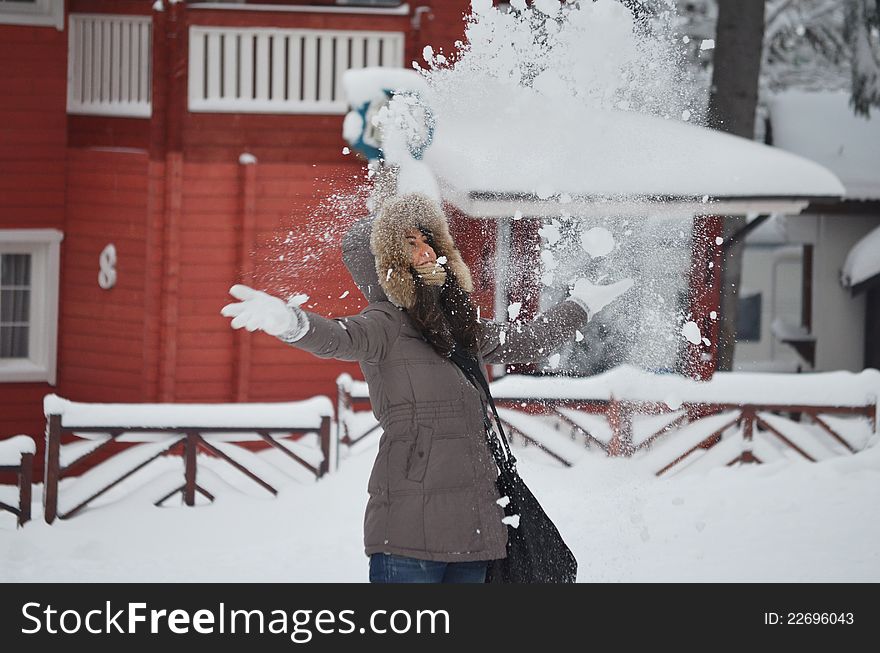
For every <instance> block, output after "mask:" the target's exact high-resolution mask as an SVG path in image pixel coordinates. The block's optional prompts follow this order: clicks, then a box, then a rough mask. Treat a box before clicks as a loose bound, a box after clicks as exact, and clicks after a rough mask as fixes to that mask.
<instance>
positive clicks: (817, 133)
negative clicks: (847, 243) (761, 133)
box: [769, 91, 880, 200]
mask: <svg viewBox="0 0 880 653" xmlns="http://www.w3.org/2000/svg"><path fill="white" fill-rule="evenodd" d="M769 105H770V107H769V108H770V124H771V128H772V131H773V144H774V145H776V146H777V147H779V148H781V149H784V150H787V151H789V152H793V153H795V154H799V155H800V156H803V157H806V158H808V159H811V160H813V161H816V162H817V163H820V164H822V165H823V166H825V167H826V168H828V169H830V170H832V171H833V172H834V173H835V174H836V175H837V176H838V177H839V178H840V180H841V181H842V182H843V185H844V186H845V187H846V195H845V196H846V198H847V199H859V200H865V199H880V119H878V117H877V116H876V115H874V116H873V117H872V118H871V119H867V118H864V117H862V116H856V115H854V114H853V110H852V109H851V108H850V106H849V94H848V93H847V92H845V91H825V92H807V91H786V92H785V93H780V94H778V95H776V96H774V97H773V98H772V99H771V100H770V103H769Z"/></svg>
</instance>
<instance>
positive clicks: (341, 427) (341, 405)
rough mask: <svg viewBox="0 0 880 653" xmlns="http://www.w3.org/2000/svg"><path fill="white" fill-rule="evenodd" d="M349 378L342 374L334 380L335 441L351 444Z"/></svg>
mask: <svg viewBox="0 0 880 653" xmlns="http://www.w3.org/2000/svg"><path fill="white" fill-rule="evenodd" d="M351 380H352V379H351V377H350V376H349V375H348V374H346V373H345V372H343V373H342V374H340V375H339V377H338V378H337V379H336V441H337V442H340V443H342V444H349V445H350V444H351V434H350V433H349V432H348V415H349V413H350V412H351Z"/></svg>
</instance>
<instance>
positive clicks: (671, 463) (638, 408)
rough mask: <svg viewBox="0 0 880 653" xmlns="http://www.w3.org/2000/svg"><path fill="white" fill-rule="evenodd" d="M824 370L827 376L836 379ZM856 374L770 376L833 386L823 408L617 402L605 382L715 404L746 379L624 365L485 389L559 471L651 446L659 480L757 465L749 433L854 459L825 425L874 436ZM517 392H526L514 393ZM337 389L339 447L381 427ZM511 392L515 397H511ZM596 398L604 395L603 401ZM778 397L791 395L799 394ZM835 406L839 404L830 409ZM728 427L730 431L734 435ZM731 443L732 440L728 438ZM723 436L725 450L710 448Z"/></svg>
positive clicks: (854, 445) (354, 385)
mask: <svg viewBox="0 0 880 653" xmlns="http://www.w3.org/2000/svg"><path fill="white" fill-rule="evenodd" d="M869 372H873V371H869ZM829 374H830V375H831V376H834V375H836V374H840V373H829ZM776 376H777V377H781V376H783V375H776ZM862 376H863V377H864V381H859V380H858V379H856V377H855V376H853V377H847V378H846V379H845V382H844V383H840V382H839V378H840V377H837V376H834V379H831V378H830V377H825V378H823V377H820V376H814V377H812V378H809V377H808V376H807V375H787V376H786V377H785V378H776V379H775V381H776V383H778V384H781V385H784V384H786V383H789V384H795V385H798V386H799V385H801V384H803V383H804V382H805V381H806V382H817V383H823V382H828V383H832V384H833V383H837V387H836V388H835V392H833V393H828V394H826V395H825V396H826V397H827V399H829V400H830V401H829V403H828V404H809V403H805V402H796V401H792V402H791V403H782V402H771V401H768V402H766V403H761V402H743V403H738V402H731V401H718V400H715V401H694V400H691V401H683V402H671V405H670V403H667V401H647V400H644V399H642V400H636V399H621V398H616V397H614V396H613V395H610V396H609V393H608V387H609V386H611V387H613V386H618V387H628V388H630V389H631V390H635V391H636V392H635V394H643V395H645V394H655V395H660V396H663V393H664V392H666V393H668V392H669V388H670V387H671V388H673V389H674V391H675V392H681V393H685V394H690V395H694V394H700V393H707V394H708V395H709V396H711V397H713V398H717V397H720V396H723V395H725V394H727V395H732V394H736V393H738V392H740V393H741V389H738V388H737V387H731V385H730V384H731V381H732V380H733V381H741V380H742V379H746V376H745V375H740V376H739V378H737V379H731V377H722V376H721V375H719V377H720V379H719V382H718V383H717V384H716V385H715V386H714V387H712V386H711V385H710V384H711V382H710V383H709V384H702V385H694V384H693V383H694V382H692V381H690V380H687V379H683V378H678V377H675V378H672V377H670V378H663V377H660V378H655V377H651V376H649V375H647V373H641V372H637V371H634V370H626V369H623V370H616V371H614V372H612V373H610V374H609V375H608V376H607V377H606V378H607V379H608V381H607V383H605V382H603V379H601V378H599V377H594V379H593V380H590V379H570V378H569V379H566V378H563V377H558V378H555V379H549V378H544V379H542V378H541V377H530V378H528V379H523V378H520V379H516V378H513V377H505V380H502V381H499V382H497V383H493V384H492V387H493V395H494V396H495V400H496V403H497V405H498V407H499V415H500V417H501V421H502V423H503V424H504V426H505V429H506V430H507V432H508V434H509V435H510V436H511V437H513V438H516V439H518V440H520V441H522V442H523V443H524V444H526V445H530V446H531V445H533V446H536V447H538V448H539V449H541V450H542V451H544V452H545V453H546V454H547V455H548V456H550V457H551V458H553V459H554V460H556V461H557V462H559V463H561V464H562V465H565V466H571V465H572V464H573V463H574V462H575V461H576V460H577V458H579V457H580V455H582V452H583V448H584V447H587V448H589V447H593V448H598V449H599V450H601V451H602V452H604V453H605V454H606V455H608V456H615V457H627V458H628V457H632V456H634V455H635V454H637V453H640V452H647V451H648V450H651V452H650V456H651V459H650V461H649V462H650V464H654V465H655V466H654V467H653V468H652V471H653V472H654V473H655V474H656V475H658V476H660V475H663V474H666V473H667V472H669V471H670V470H672V469H675V468H676V467H679V466H680V465H681V464H682V463H684V462H685V461H687V462H688V463H689V462H691V461H693V460H694V459H696V458H697V456H696V455H694V454H701V453H703V452H705V451H708V450H710V449H712V457H713V459H718V458H719V457H722V458H723V457H724V456H727V458H723V460H722V462H723V464H726V465H733V464H735V463H738V462H765V461H764V460H763V457H764V454H763V453H762V451H763V452H766V455H768V456H769V455H770V454H771V453H773V452H772V451H771V450H769V449H768V448H767V447H766V446H763V445H761V444H759V443H756V440H755V437H756V435H757V434H761V436H762V439H763V438H764V436H766V437H768V438H772V439H774V440H775V441H776V442H778V443H780V445H781V446H782V448H784V449H787V450H788V451H791V452H794V454H795V455H796V456H799V457H802V458H804V459H805V460H809V461H816V460H818V459H819V456H818V455H817V451H818V452H820V453H821V452H826V447H825V444H827V445H828V446H830V447H831V448H832V449H834V450H835V451H837V452H841V453H847V452H848V453H855V452H856V451H857V450H858V449H859V448H860V447H861V446H863V444H864V442H863V441H851V439H848V437H847V435H846V434H845V433H844V432H843V431H842V428H841V427H842V426H843V424H842V423H841V424H837V425H835V424H833V423H831V419H832V418H833V417H835V416H837V417H845V418H862V419H863V420H864V422H865V428H864V429H862V431H864V432H865V433H867V432H868V431H871V432H875V431H876V428H877V422H876V420H877V418H876V413H877V400H876V393H873V394H872V393H871V392H870V391H868V392H865V390H866V389H868V388H870V387H873V385H874V384H875V381H876V379H875V378H874V377H875V376H877V375H876V373H874V376H870V374H868V373H867V372H866V373H862ZM795 377H796V378H795ZM595 381H598V383H595ZM752 381H754V382H755V383H756V385H759V384H760V383H764V382H766V379H765V378H761V377H760V376H758V377H756V378H755V379H752ZM578 383H593V385H591V386H581V387H584V390H583V391H581V390H580V389H579V388H578V387H577V384H578ZM523 384H524V385H523ZM518 386H521V387H522V388H524V389H525V390H526V391H525V392H523V393H522V394H517V393H516V388H517V387H518ZM719 386H720V387H719ZM734 386H735V384H734ZM337 387H338V399H337V414H338V415H339V421H338V424H339V429H340V431H339V436H338V437H339V441H340V442H341V443H344V444H348V445H353V444H355V443H357V442H358V441H360V440H362V439H363V438H365V437H366V436H368V435H370V434H372V433H375V432H377V431H378V430H379V429H380V427H379V425H378V424H377V423H376V420H375V418H373V416H372V414H371V413H369V412H368V411H363V410H361V411H358V410H356V408H358V407H369V405H370V403H369V394H368V392H367V387H366V384H365V383H364V382H362V381H353V380H352V379H351V377H350V376H348V375H347V374H344V375H341V376H340V377H339V379H338V380H337ZM710 388H711V389H710ZM511 389H513V390H514V391H513V392H511ZM496 391H497V393H496ZM798 391H800V388H798ZM858 392H861V393H862V395H863V396H865V397H866V400H865V401H864V403H862V404H858V402H853V401H852V397H850V396H848V395H850V394H856V393H858ZM603 393H604V394H605V395H606V396H605V397H601V395H602V394H603ZM578 394H580V395H581V396H577V395H578ZM783 395H784V396H786V397H789V396H795V395H797V392H788V393H783ZM778 396H780V393H779V392H778V391H777V392H770V393H769V396H768V398H769V399H773V398H776V397H778ZM859 396H861V395H859ZM834 400H839V402H838V403H832V401H834ZM541 420H544V421H543V422H542V421H541ZM548 420H549V421H548ZM637 422H638V423H637ZM551 423H552V425H551ZM803 424H807V425H811V426H813V427H817V428H814V431H815V434H813V433H811V434H809V437H807V434H806V433H805V432H804V429H803V427H802V425H803ZM564 430H567V431H568V434H569V436H570V437H569V438H565V437H564V436H562V435H560V434H559V433H555V434H554V433H553V431H564ZM734 430H736V431H737V432H736V433H732V432H733V431H734ZM637 431H638V433H637ZM737 437H738V438H739V442H736V439H737ZM816 437H818V438H819V439H821V440H824V442H825V444H822V443H819V444H816V445H813V446H811V442H812V441H813V440H815V439H816ZM566 440H575V441H577V442H578V443H579V444H580V445H581V446H580V448H572V446H571V444H570V442H566ZM722 440H724V445H723V446H718V445H719V444H720V443H721V442H722ZM826 453H827V452H826ZM777 455H778V454H777ZM715 462H718V460H715Z"/></svg>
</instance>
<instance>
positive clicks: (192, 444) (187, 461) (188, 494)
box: [183, 433, 199, 506]
mask: <svg viewBox="0 0 880 653" xmlns="http://www.w3.org/2000/svg"><path fill="white" fill-rule="evenodd" d="M198 437H199V436H198V434H197V433H187V434H186V441H185V442H184V445H183V458H184V479H185V483H184V486H183V502H184V503H185V504H186V505H188V506H194V505H196V449H197V447H198V439H197V438H198Z"/></svg>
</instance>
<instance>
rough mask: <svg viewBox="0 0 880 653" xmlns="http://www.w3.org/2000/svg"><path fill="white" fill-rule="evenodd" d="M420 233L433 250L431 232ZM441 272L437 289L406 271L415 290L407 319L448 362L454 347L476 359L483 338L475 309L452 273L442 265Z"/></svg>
mask: <svg viewBox="0 0 880 653" xmlns="http://www.w3.org/2000/svg"><path fill="white" fill-rule="evenodd" d="M420 230H421V232H422V233H423V234H425V239H426V240H427V241H428V244H429V245H431V247H432V248H434V239H433V237H432V234H431V232H430V231H429V230H426V229H421V228H420ZM443 268H444V269H445V270H446V282H445V283H444V284H443V285H442V286H439V287H438V286H429V285H427V284H425V283H424V282H423V281H422V279H421V277H419V275H418V273H417V272H416V271H415V270H412V269H410V271H411V273H412V275H413V281H414V282H415V286H416V302H415V304H414V305H413V307H412V308H411V309H409V311H408V313H409V316H410V317H411V318H412V321H413V322H414V323H415V325H416V328H417V329H418V330H419V331H420V332H421V334H422V336H423V337H424V338H425V340H427V341H428V343H430V345H431V346H432V347H433V348H434V350H435V351H436V352H437V353H438V354H440V355H441V356H443V357H444V358H448V357H449V356H450V355H451V354H452V350H453V349H454V348H455V347H456V346H458V347H459V348H463V349H465V350H467V351H468V352H470V353H471V354H474V355H476V354H477V352H478V351H479V348H480V340H481V339H482V337H483V325H482V324H480V321H479V320H478V319H477V309H476V307H475V306H474V303H473V302H472V301H471V297H470V293H468V292H465V291H464V290H462V288H461V285H460V284H459V282H458V279H457V278H456V276H455V273H454V272H453V271H452V270H451V269H449V267H447V266H445V265H444V266H443Z"/></svg>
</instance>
